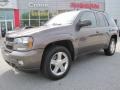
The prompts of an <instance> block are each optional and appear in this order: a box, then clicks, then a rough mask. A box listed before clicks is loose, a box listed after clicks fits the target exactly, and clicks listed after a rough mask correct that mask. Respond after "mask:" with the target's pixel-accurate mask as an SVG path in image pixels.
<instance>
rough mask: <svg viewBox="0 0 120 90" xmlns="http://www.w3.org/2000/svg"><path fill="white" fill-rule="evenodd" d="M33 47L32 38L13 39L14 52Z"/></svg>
mask: <svg viewBox="0 0 120 90" xmlns="http://www.w3.org/2000/svg"><path fill="white" fill-rule="evenodd" d="M32 47H33V38H32V37H20V38H15V39H14V46H13V48H14V50H20V51H24V50H30V49H32Z"/></svg>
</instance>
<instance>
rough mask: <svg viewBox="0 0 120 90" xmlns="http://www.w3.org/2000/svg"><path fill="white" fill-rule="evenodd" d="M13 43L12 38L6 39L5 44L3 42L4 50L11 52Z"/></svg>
mask: <svg viewBox="0 0 120 90" xmlns="http://www.w3.org/2000/svg"><path fill="white" fill-rule="evenodd" d="M13 42H14V38H9V37H6V42H5V46H6V48H7V49H10V50H13Z"/></svg>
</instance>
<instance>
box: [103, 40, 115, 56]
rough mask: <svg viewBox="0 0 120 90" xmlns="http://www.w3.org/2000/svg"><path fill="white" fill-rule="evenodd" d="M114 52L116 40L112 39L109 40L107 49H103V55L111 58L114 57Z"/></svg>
mask: <svg viewBox="0 0 120 90" xmlns="http://www.w3.org/2000/svg"><path fill="white" fill-rule="evenodd" d="M115 50H116V40H115V39H114V38H111V40H110V43H109V47H108V48H107V49H104V52H105V55H107V56H111V55H114V53H115Z"/></svg>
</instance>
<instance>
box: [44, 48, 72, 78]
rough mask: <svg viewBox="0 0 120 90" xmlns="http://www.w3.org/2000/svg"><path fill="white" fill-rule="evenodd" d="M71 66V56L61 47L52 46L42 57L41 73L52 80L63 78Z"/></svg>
mask: <svg viewBox="0 0 120 90" xmlns="http://www.w3.org/2000/svg"><path fill="white" fill-rule="evenodd" d="M70 66H71V54H70V52H69V51H68V49H67V48H65V47H63V46H52V47H50V48H49V49H48V50H47V51H46V52H45V56H44V65H43V72H44V74H45V76H47V77H48V78H49V79H52V80H58V79H61V78H63V77H64V76H65V75H66V74H67V73H68V71H69V69H70Z"/></svg>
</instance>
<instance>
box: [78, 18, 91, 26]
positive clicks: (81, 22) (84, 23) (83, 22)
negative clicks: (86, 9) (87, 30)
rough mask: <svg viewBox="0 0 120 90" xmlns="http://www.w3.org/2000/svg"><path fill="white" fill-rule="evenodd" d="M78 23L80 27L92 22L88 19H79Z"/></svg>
mask: <svg viewBox="0 0 120 90" xmlns="http://www.w3.org/2000/svg"><path fill="white" fill-rule="evenodd" d="M79 25H80V27H84V26H90V25H92V22H91V21H90V20H84V21H80V22H79Z"/></svg>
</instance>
